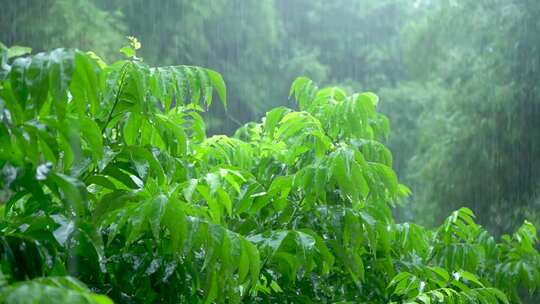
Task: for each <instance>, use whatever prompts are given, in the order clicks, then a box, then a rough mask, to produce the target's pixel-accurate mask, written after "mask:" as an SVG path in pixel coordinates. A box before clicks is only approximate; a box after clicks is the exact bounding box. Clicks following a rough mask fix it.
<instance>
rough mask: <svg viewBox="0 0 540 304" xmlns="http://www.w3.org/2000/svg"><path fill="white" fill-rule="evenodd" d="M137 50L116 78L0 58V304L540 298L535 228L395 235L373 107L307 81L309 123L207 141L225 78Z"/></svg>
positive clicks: (262, 127) (72, 55) (269, 125)
mask: <svg viewBox="0 0 540 304" xmlns="http://www.w3.org/2000/svg"><path fill="white" fill-rule="evenodd" d="M138 47H139V43H138V41H137V40H135V39H132V40H131V45H130V46H127V47H124V48H122V52H123V53H124V54H125V55H126V56H127V58H126V59H124V60H121V61H118V62H115V63H113V64H111V65H107V64H105V63H104V62H103V61H102V60H101V59H100V58H99V57H97V56H96V55H95V54H93V53H84V52H81V51H78V50H73V49H57V50H53V51H51V52H47V53H38V54H36V55H33V56H22V57H21V55H22V54H23V53H24V52H23V51H24V50H21V49H20V48H10V49H8V48H6V47H4V46H1V47H0V52H1V56H0V58H2V59H1V67H2V68H1V73H0V109H1V111H0V113H1V117H0V119H1V124H0V168H1V173H2V175H0V176H1V179H0V180H1V182H2V184H1V185H2V186H1V191H2V192H1V195H2V197H3V200H2V201H3V202H4V203H3V205H2V206H1V210H2V215H1V217H0V242H1V244H2V246H1V247H0V257H1V259H0V285H1V286H2V289H0V299H1V300H2V301H4V302H7V303H15V302H17V303H21V301H22V303H32V302H34V301H40V302H44V301H50V300H51V299H53V298H54V297H58V298H62V299H69V300H70V301H71V302H74V303H79V302H80V303H110V300H109V298H110V299H113V300H114V301H116V302H119V303H133V302H160V303H179V302H180V303H185V302H190V303H199V302H202V303H212V302H218V303H240V302H248V303H311V302H323V303H519V302H520V298H519V297H520V294H519V292H520V290H522V289H528V290H530V291H531V292H534V291H535V290H537V289H538V287H539V284H540V270H539V269H540V254H539V253H538V251H536V249H535V248H534V246H535V245H536V244H537V232H536V230H535V228H534V226H533V225H532V224H530V223H528V222H525V223H524V224H523V226H522V227H521V228H519V229H518V230H517V231H516V232H515V233H514V234H513V235H512V236H504V237H503V238H502V239H501V241H500V242H496V240H495V239H494V238H493V237H492V236H490V235H489V234H488V233H487V232H486V231H485V230H484V229H483V228H482V227H481V226H479V225H477V224H476V223H475V222H474V214H473V213H472V212H471V211H470V210H469V209H466V208H463V209H460V210H458V211H455V212H454V213H452V214H451V215H450V217H448V218H447V219H446V220H445V222H444V223H443V225H441V226H440V227H439V228H437V229H434V230H428V229H425V228H422V227H420V226H417V225H414V224H409V223H405V224H396V223H395V222H394V220H393V218H392V215H391V208H392V207H393V206H395V205H396V203H397V202H398V201H399V199H400V198H402V197H404V196H407V195H408V192H409V191H408V189H407V188H406V187H405V186H403V185H401V184H400V183H399V182H398V179H397V177H396V175H395V173H394V172H393V170H392V169H391V168H392V155H391V153H390V151H389V150H388V149H387V148H386V147H385V146H384V145H383V144H382V142H381V141H382V140H383V139H384V138H386V137H387V136H388V133H389V123H388V120H387V119H386V117H385V116H383V115H381V114H379V113H378V112H377V111H376V107H377V105H378V103H379V99H378V97H377V96H376V95H375V94H373V93H360V94H352V95H348V94H346V93H345V91H344V90H342V89H340V88H337V87H327V88H322V89H319V88H318V87H317V86H316V85H315V84H314V83H313V82H312V81H311V80H309V79H308V78H303V77H302V78H298V79H296V80H295V81H294V82H293V85H292V88H291V95H292V96H293V97H294V99H295V100H296V102H297V104H298V110H293V109H288V108H285V107H278V108H275V109H273V110H271V111H269V112H268V113H267V114H266V116H265V117H264V118H263V119H262V121H261V122H260V123H248V124H246V125H245V126H243V127H241V128H239V129H238V130H237V132H236V133H235V135H234V136H233V137H228V136H225V135H215V136H211V137H208V136H206V132H205V124H204V120H203V119H202V117H201V113H202V112H203V111H204V109H205V108H206V109H207V108H208V107H209V106H210V105H211V104H212V102H213V100H214V99H215V98H216V97H218V98H219V99H220V101H221V102H222V104H223V105H225V106H226V104H227V98H226V87H225V84H224V82H223V80H222V78H221V76H220V75H219V74H218V73H216V72H214V71H212V70H208V69H204V68H198V67H192V66H169V67H159V68H151V67H149V66H148V65H147V64H145V63H144V62H142V61H141V60H140V58H138V57H137V54H136V49H137V48H138ZM214 95H216V96H214ZM75 277H76V278H77V279H74V278H75ZM80 282H84V285H83V284H82V283H80ZM85 286H88V288H89V289H88V288H87V287H85ZM89 290H92V292H90V291H89ZM95 293H99V294H104V295H106V296H107V297H105V296H104V295H96V294H95ZM21 294H30V295H31V296H29V297H21V296H20V295H21Z"/></svg>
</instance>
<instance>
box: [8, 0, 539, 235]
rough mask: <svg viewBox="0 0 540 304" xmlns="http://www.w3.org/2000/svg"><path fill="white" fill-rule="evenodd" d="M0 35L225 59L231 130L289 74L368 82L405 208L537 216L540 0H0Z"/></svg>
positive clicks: (45, 43)
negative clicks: (131, 45) (131, 41)
mask: <svg viewBox="0 0 540 304" xmlns="http://www.w3.org/2000/svg"><path fill="white" fill-rule="evenodd" d="M0 7H1V9H0V41H1V42H3V43H4V44H6V45H8V46H10V45H23V46H29V47H32V48H33V50H34V52H37V51H42V50H49V49H52V48H57V47H75V48H79V49H82V50H92V51H95V52H96V53H97V54H99V55H100V56H102V57H103V58H104V59H105V60H106V61H108V62H111V61H113V60H116V59H119V58H120V57H121V54H120V53H119V52H118V50H119V49H120V47H122V46H123V45H125V44H126V41H127V40H126V38H125V37H126V36H127V35H132V36H135V37H137V38H138V39H139V40H140V41H141V43H142V49H141V50H140V52H139V55H140V56H142V57H143V58H144V60H145V61H146V62H148V63H149V64H151V65H156V66H162V65H177V64H188V65H199V66H204V67H209V68H212V69H214V70H216V71H218V72H220V73H222V75H223V77H224V78H225V81H226V83H227V85H228V93H229V108H228V110H227V111H225V110H224V109H223V108H222V107H221V106H220V105H215V106H214V107H213V108H212V109H211V111H210V112H209V113H208V114H207V116H208V117H207V118H208V119H210V120H209V129H210V130H209V131H210V132H211V133H229V134H230V133H232V132H233V131H234V130H235V129H236V128H237V127H239V125H240V124H242V123H245V122H247V121H251V120H258V119H260V117H261V116H263V115H264V113H265V112H266V111H267V110H269V109H270V108H272V107H275V106H278V105H286V106H289V107H295V105H294V103H293V102H292V101H291V100H289V98H288V90H289V86H290V84H291V82H292V80H293V79H294V78H296V77H297V76H302V75H304V76H308V77H310V78H312V79H313V80H315V81H316V82H318V83H319V84H320V85H321V86H325V85H339V86H342V87H344V88H345V89H347V90H349V91H372V92H374V93H376V94H378V95H379V96H380V98H381V103H380V110H381V112H383V113H384V114H386V115H387V116H388V117H389V118H390V121H391V125H392V133H391V135H390V138H389V139H388V142H387V144H388V145H389V147H390V149H391V150H392V152H393V155H394V169H395V170H396V171H397V173H398V176H399V177H400V179H401V181H402V182H403V183H405V184H406V185H408V186H409V187H410V188H411V189H412V191H413V195H412V196H411V197H410V199H409V200H408V202H405V204H404V205H403V206H402V207H400V208H398V209H397V210H396V214H397V215H398V218H399V219H401V220H415V221H417V222H420V223H422V224H425V225H428V226H434V225H438V224H439V223H440V221H441V219H442V218H443V217H444V216H446V215H447V214H448V213H449V212H450V211H451V210H454V209H457V208H459V207H461V206H468V207H470V208H471V209H472V210H473V211H474V212H475V213H476V214H477V216H478V219H479V222H480V223H482V224H483V225H484V226H485V227H487V228H488V229H489V230H491V231H492V232H494V233H501V232H502V231H509V230H510V229H514V228H515V227H516V226H517V225H519V224H521V223H522V221H523V219H524V218H527V219H529V220H530V221H532V222H534V223H535V224H536V225H539V224H540V191H539V185H540V107H539V105H540V100H539V94H540V85H539V84H540V82H539V78H540V21H539V20H540V2H539V1H538V0H431V1H429V0H424V1H422V0H416V1H414V0H332V1H323V0H198V1H192V0H156V1H144V0H131V1H125V0H17V1H14V0H2V1H1V5H0Z"/></svg>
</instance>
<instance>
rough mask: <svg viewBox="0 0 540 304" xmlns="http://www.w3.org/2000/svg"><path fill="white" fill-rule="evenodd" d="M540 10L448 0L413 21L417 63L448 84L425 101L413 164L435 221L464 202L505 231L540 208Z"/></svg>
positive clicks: (422, 205) (529, 4)
mask: <svg viewBox="0 0 540 304" xmlns="http://www.w3.org/2000/svg"><path fill="white" fill-rule="evenodd" d="M539 15H540V6H539V5H538V4H537V3H536V2H534V1H521V0H516V1H467V0H461V1H442V2H440V3H439V4H437V5H434V8H433V9H432V10H431V11H430V12H429V14H428V16H427V17H426V19H423V20H421V21H419V22H417V23H416V24H414V25H413V26H411V28H410V31H409V33H408V35H409V37H410V38H409V39H410V41H411V43H410V45H411V49H410V55H408V56H407V58H408V64H409V65H410V66H411V70H414V71H415V75H416V76H415V77H417V79H419V81H423V79H428V78H433V77H434V76H436V77H437V78H439V79H440V80H436V81H438V82H439V84H440V86H441V87H442V88H443V91H442V92H446V93H442V94H439V93H437V94H439V95H438V98H436V100H438V101H437V102H435V103H432V104H431V105H430V106H429V107H426V108H425V111H424V114H423V115H422V118H421V119H420V120H419V122H418V126H420V127H419V128H418V133H419V135H418V137H419V138H424V140H423V141H422V142H420V145H419V146H418V147H417V150H416V152H415V153H414V154H416V156H415V157H414V160H412V161H411V162H410V163H409V165H410V166H409V169H407V171H408V173H407V174H408V175H409V176H411V177H412V178H411V179H410V180H412V181H413V184H412V185H413V188H414V189H415V190H416V193H417V196H416V200H417V201H418V203H417V204H416V207H415V208H416V209H417V213H419V214H420V213H421V214H424V212H425V211H426V210H431V212H430V213H431V214H434V215H435V217H433V219H434V220H435V221H432V222H431V224H433V223H434V222H436V220H437V219H440V218H441V217H443V216H444V214H445V213H446V212H448V211H449V210H451V209H453V208H456V207H457V206H459V205H460V204H463V203H467V204H469V205H470V206H471V208H472V209H473V210H476V211H478V212H481V214H482V217H481V219H480V220H481V222H482V223H484V224H485V225H486V226H487V227H489V228H490V229H491V230H492V231H495V232H497V233H502V231H504V230H506V229H510V228H513V227H515V226H517V225H518V224H519V222H520V221H521V219H523V218H524V217H525V216H528V217H529V218H530V217H531V216H533V215H534V214H532V213H533V212H534V210H536V209H537V206H538V203H537V202H538V200H537V196H538V191H537V187H538V183H539V181H540V179H539V175H538V172H537V170H536V168H537V167H538V161H539V160H540V158H538V157H537V155H538V152H539V151H540V141H538V138H539V135H540V134H539V133H538V132H539V130H540V125H539V124H538V123H539V120H538V119H537V118H538V115H539V112H538V109H539V107H538V96H537V91H538V81H537V79H538V64H537V62H536V60H535V59H533V58H536V57H538V48H537V47H536V46H535V45H536V44H537V43H536V42H537V41H538V39H537V37H538V32H539V30H540V28H539V27H538V24H537V23H536V21H535V20H537V19H538V16H539ZM420 60H421V62H420ZM412 67H414V68H412ZM424 181H428V182H427V183H424ZM425 218H427V217H425ZM533 219H534V217H533ZM536 220H537V217H536Z"/></svg>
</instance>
